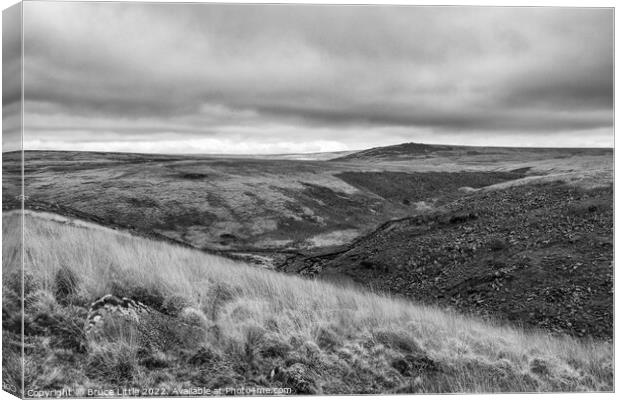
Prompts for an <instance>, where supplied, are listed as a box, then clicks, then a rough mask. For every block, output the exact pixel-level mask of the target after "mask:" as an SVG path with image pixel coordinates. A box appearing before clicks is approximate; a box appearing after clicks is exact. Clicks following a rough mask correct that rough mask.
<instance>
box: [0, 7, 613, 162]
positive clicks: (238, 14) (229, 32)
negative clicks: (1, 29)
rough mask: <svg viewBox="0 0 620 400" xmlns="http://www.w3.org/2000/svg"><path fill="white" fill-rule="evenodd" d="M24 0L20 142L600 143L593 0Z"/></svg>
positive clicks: (605, 48)
mask: <svg viewBox="0 0 620 400" xmlns="http://www.w3.org/2000/svg"><path fill="white" fill-rule="evenodd" d="M24 7H25V8H24V23H25V29H24V40H25V41H24V48H25V58H24V62H25V67H24V77H25V81H24V82H25V83H24V85H25V108H24V112H25V120H26V125H25V137H24V145H25V148H27V149H78V150H105V151H135V152H164V153H166V152H167V153H176V152H188V153H285V152H315V151H335V150H347V149H361V148H367V147H372V146H381V145H389V144H396V143H402V142H410V141H416V142H425V143H452V144H472V145H518V146H571V147H572V146H611V145H613V133H612V129H613V126H612V124H613V113H612V107H613V42H612V39H613V14H612V11H611V10H610V9H569V8H474V7H471V8H463V7H457V8H453V7H403V6H392V7H388V6H375V7H362V6H300V5H214V4H211V5H204V4H158V3H150V4H146V3H89V2H86V3H62V2H58V3H57V2H27V3H25V6H24ZM15 49H16V51H15V53H16V54H19V53H18V51H17V50H18V49H19V47H18V46H15ZM7 51H10V50H7ZM4 57H5V58H4V68H5V69H6V68H11V63H13V65H15V63H16V62H17V61H16V60H17V58H16V57H13V59H9V60H8V61H7V55H5V56H4ZM4 87H5V89H4V92H5V93H4V97H5V101H4V103H3V108H4V112H5V118H4V124H5V135H6V136H7V137H8V138H10V137H11V129H12V128H13V130H14V128H15V127H16V126H17V124H16V121H18V113H17V110H18V108H17V106H18V100H19V93H18V92H15V91H17V90H18V85H8V87H7V86H6V84H5V86H4Z"/></svg>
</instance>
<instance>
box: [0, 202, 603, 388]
mask: <svg viewBox="0 0 620 400" xmlns="http://www.w3.org/2000/svg"><path fill="white" fill-rule="evenodd" d="M16 223H17V216H16V215H7V214H5V216H4V221H3V237H4V238H5V240H4V242H3V267H4V268H3V274H4V276H3V277H4V280H3V282H4V287H3V304H4V307H5V309H4V310H3V314H4V315H3V327H4V330H3V332H4V333H5V336H4V338H3V339H5V338H6V340H7V341H9V340H10V339H11V335H14V334H15V332H16V330H18V329H19V328H18V326H19V325H18V324H17V321H16V318H17V319H18V316H17V314H16V312H17V311H18V310H19V304H18V303H19V301H18V296H17V295H16V291H19V288H20V287H21V283H20V280H19V277H20V274H19V271H17V270H16V268H15V265H17V263H15V257H17V256H18V255H17V253H16V252H15V251H14V248H15V245H16V244H17V243H16V242H15V238H13V237H12V236H11V235H9V232H10V230H11V229H12V228H14V227H15V224H16ZM25 227H26V232H25V235H26V244H27V248H26V264H27V265H26V271H25V278H26V279H25V285H24V287H25V304H26V318H25V333H26V341H25V342H26V349H25V352H26V362H25V367H26V371H25V386H26V388H30V387H36V388H37V389H46V388H47V389H59V388H63V387H69V386H74V385H75V387H78V388H87V387H90V388H93V387H102V386H107V387H110V386H111V387H116V386H129V385H131V386H139V387H155V388H160V389H161V390H162V391H161V392H160V394H167V395H170V394H174V389H175V388H181V387H185V388H187V387H191V386H200V387H203V386H204V387H212V388H216V387H227V386H228V387H230V386H234V387H237V386H240V385H245V386H246V387H290V388H291V389H292V390H293V391H294V392H296V393H378V392H382V393H384V392H493V391H510V392H515V391H518V392H521V391H574V390H594V391H610V390H612V389H613V386H612V385H613V356H612V351H613V349H612V345H611V344H609V343H600V342H594V341H591V340H585V339H584V340H577V339H574V338H569V337H551V336H549V335H547V334H545V333H542V332H533V331H531V332H526V331H523V330H520V329H515V328H510V327H506V326H498V325H493V324H490V323H482V322H479V321H477V320H475V319H472V318H467V317H463V316H459V315H456V314H454V313H449V312H445V311H442V310H440V309H437V308H433V307H422V306H417V305H414V304H412V303H410V302H408V301H404V300H396V299H391V298H387V297H383V296H380V295H377V294H373V293H370V292H367V291H361V290H358V289H354V288H350V287H340V286H334V285H331V284H328V283H325V282H321V281H317V280H308V279H302V278H300V277H295V276H288V275H284V274H278V273H275V272H271V271H266V270H261V269H258V268H255V267H251V266H248V265H244V264H241V263H237V262H233V261H230V260H227V259H223V258H219V257H215V256H209V255H206V254H204V253H201V252H198V251H194V250H190V249H186V248H181V247H177V246H173V245H170V244H165V243H162V242H156V241H151V240H147V239H143V238H135V237H127V236H125V235H119V234H118V233H115V232H111V231H104V230H96V229H87V228H83V227H76V226H71V225H68V224H60V223H57V222H52V221H48V220H44V219H41V218H38V217H33V216H26V220H25ZM105 294H114V295H117V296H127V297H130V298H132V299H134V300H137V301H141V302H143V303H144V304H146V305H147V306H148V307H150V308H151V309H152V310H154V312H156V313H157V315H159V316H160V318H162V319H163V320H165V321H168V323H167V325H168V326H174V327H183V326H186V325H187V324H188V323H189V321H192V323H194V324H197V325H199V326H200V329H199V331H198V332H200V334H198V335H190V336H183V335H184V334H183V333H182V332H183V329H179V330H168V331H165V332H164V331H160V333H159V334H160V335H168V336H169V337H164V338H161V337H160V338H154V339H152V340H164V341H165V342H166V343H173V345H167V346H159V347H158V346H150V345H149V343H148V342H145V341H144V340H143V339H144V338H141V337H140V335H139V332H140V330H137V331H136V330H135V329H134V330H132V329H129V328H127V329H120V328H119V329H116V330H114V329H110V330H107V331H105V333H106V334H105V335H104V336H102V337H98V338H93V337H87V336H85V335H84V330H83V329H84V323H85V318H86V313H87V308H88V306H89V304H90V302H92V301H94V300H95V299H97V298H99V297H101V296H103V295H105ZM11 317H12V318H11ZM130 328H131V327H130ZM149 340H151V339H149ZM6 348H7V347H5V349H6ZM5 353H6V351H5ZM4 361H5V362H7V363H9V365H6V364H5V370H6V368H10V363H11V362H15V361H16V360H15V358H11V353H8V354H7V355H6V359H5V360H4ZM16 383H19V382H16Z"/></svg>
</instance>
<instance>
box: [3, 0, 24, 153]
mask: <svg viewBox="0 0 620 400" xmlns="http://www.w3.org/2000/svg"><path fill="white" fill-rule="evenodd" d="M21 26H22V25H21V7H20V5H15V6H13V7H11V8H9V9H7V10H5V11H4V12H3V13H2V151H14V150H19V149H20V148H21V108H20V107H19V104H20V103H19V102H20V100H21V80H20V79H19V77H20V75H21V62H20V60H21V43H22V41H21Z"/></svg>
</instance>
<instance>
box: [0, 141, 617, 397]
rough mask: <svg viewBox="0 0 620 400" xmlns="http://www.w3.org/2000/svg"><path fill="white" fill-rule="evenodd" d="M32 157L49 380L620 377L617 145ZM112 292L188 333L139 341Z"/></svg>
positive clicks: (442, 387) (605, 382) (7, 225)
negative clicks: (616, 361)
mask: <svg viewBox="0 0 620 400" xmlns="http://www.w3.org/2000/svg"><path fill="white" fill-rule="evenodd" d="M20 159H21V154H20V153H4V154H3V199H2V200H3V211H4V213H3V216H4V218H3V235H4V236H3V237H4V238H7V237H10V236H11V232H13V236H14V240H13V241H11V240H6V239H5V240H4V243H6V245H4V246H3V266H4V272H3V276H4V282H5V286H4V287H5V290H4V291H3V293H6V297H4V295H3V297H4V299H3V300H4V301H3V304H6V305H7V306H6V308H3V327H4V328H5V329H4V332H8V334H5V335H3V344H4V345H5V348H11V346H15V345H16V343H18V341H17V340H16V337H15V335H17V336H19V333H20V332H21V331H20V327H19V326H18V324H17V323H16V322H15V321H12V320H11V315H13V314H14V313H15V311H16V309H14V308H11V305H13V307H17V304H18V303H15V302H16V301H17V300H16V299H19V296H20V290H21V289H20V285H18V284H17V282H16V279H17V280H19V279H18V276H17V275H11V271H13V273H14V272H15V268H16V267H15V265H16V264H18V262H19V259H20V257H21V255H20V253H19V251H18V250H16V248H17V247H18V246H17V242H18V238H19V235H15V232H18V230H19V229H18V228H19V224H18V223H17V221H18V215H16V214H15V211H14V210H16V209H19V207H20V206H21V204H22V203H21V200H22V198H21V197H20V196H19V194H20V185H21V178H20V172H21V169H22V165H21V163H20ZM23 170H24V194H25V196H24V198H23V200H24V203H23V204H24V206H25V208H26V209H27V210H28V212H27V213H26V215H25V216H24V218H25V220H24V225H23V226H24V228H25V231H24V234H25V235H26V237H27V238H28V240H27V241H26V242H27V243H28V247H27V248H25V260H26V275H25V276H26V277H27V281H28V284H27V285H26V284H25V285H24V288H25V290H26V291H27V292H28V293H24V295H25V296H26V297H27V298H28V299H30V300H28V301H27V302H26V303H27V304H28V306H27V310H26V323H25V325H24V327H25V329H26V331H24V334H25V335H26V337H27V341H28V343H29V345H28V349H29V350H28V351H27V352H26V353H27V354H28V357H29V360H30V361H29V363H27V365H26V370H27V371H29V372H28V373H27V374H26V375H25V376H26V378H25V379H26V381H27V383H29V384H35V385H36V386H37V387H41V386H43V387H63V385H70V383H71V382H72V383H74V384H77V385H78V386H80V385H81V386H82V387H85V386H88V385H91V386H92V385H94V386H96V385H100V384H102V383H105V382H113V383H116V384H129V383H134V384H141V385H147V384H157V385H169V386H170V387H173V386H176V387H178V386H179V385H180V386H183V385H186V386H187V385H190V384H191V385H195V384H197V383H204V384H206V383H209V384H211V385H215V384H220V385H236V384H251V385H256V386H269V385H272V384H274V383H278V384H280V385H288V386H290V387H293V388H294V390H295V392H298V393H304V392H306V393H321V392H323V393H383V392H419V391H422V392H472V391H478V392H480V391H485V392H486V391H571V390H611V389H610V388H611V387H612V385H613V366H612V361H611V360H612V356H613V354H612V345H611V340H612V335H613V301H612V299H613V264H612V260H613V188H612V184H613V151H612V150H611V149H556V148H553V149H538V148H493V147H485V148H483V147H462V146H444V145H423V144H416V143H406V144H402V145H397V146H389V147H381V148H375V149H368V150H363V151H360V152H345V153H335V154H325V153H323V154H313V155H307V154H306V155H294V154H291V155H277V156H260V157H258V156H213V155H189V156H188V155H153V154H127V153H94V152H65V151H26V152H24V165H23ZM5 234H6V235H5ZM11 282H13V283H11ZM7 285H8V286H7ZM11 285H13V286H11ZM110 294H111V295H113V296H118V297H119V298H122V297H127V298H129V299H132V300H135V301H137V302H139V303H140V304H142V305H144V307H145V309H148V310H150V311H149V313H152V314H153V315H156V318H155V320H164V321H168V322H167V323H165V324H164V325H166V326H167V325H170V324H173V323H174V324H178V323H179V322H180V323H181V324H182V326H188V327H190V328H188V329H189V332H190V333H187V332H186V333H187V335H185V336H183V337H176V336H175V335H176V334H173V333H171V332H167V331H165V329H164V332H163V333H162V334H161V335H162V336H163V337H165V338H167V339H166V343H170V341H172V343H174V345H172V346H163V347H162V346H159V347H158V346H151V345H148V346H146V347H145V346H144V345H143V344H144V343H142V344H140V343H134V342H131V343H129V342H126V339H127V337H132V338H134V337H140V334H139V331H140V329H138V328H139V327H138V328H136V327H135V326H134V325H132V324H129V325H130V326H122V327H120V328H119V327H116V328H115V329H113V332H107V333H105V334H104V335H103V336H102V337H98V338H93V337H91V336H88V335H85V333H84V321H85V319H88V314H89V306H90V304H91V303H92V302H94V301H95V300H97V299H99V298H101V296H104V295H110ZM179 294H182V295H179ZM11 296H12V297H11ZM171 321H172V322H171ZM159 325H161V323H160V324H159ZM136 329H138V334H134V333H135V332H134V331H135V330H136ZM127 332H129V333H131V334H129V335H128V333H127ZM12 335H13V336H12ZM64 337H71V338H74V339H75V340H70V341H69V342H68V343H67V342H65V341H64V339H63V338H64ZM188 338H189V339H188ZM156 342H157V341H156ZM119 343H122V346H120V347H119ZM121 350H122V351H121ZM5 354H6V357H8V358H9V359H5V360H3V362H8V363H10V362H16V361H15V360H13V361H11V360H10V357H11V354H13V353H12V352H10V351H9V352H6V353H5ZM13 355H14V354H13ZM46 357H48V358H46ZM50 357H51V358H50ZM43 360H48V361H50V362H52V361H53V362H54V363H56V364H58V365H62V368H61V369H60V370H58V371H56V372H55V373H52V372H51V371H50V370H46V369H45V368H46V366H45V365H46V362H44V361H43ZM205 360H206V361H205ZM49 365H51V364H49ZM49 365H48V366H49ZM107 365H110V366H114V367H113V368H112V367H110V368H109V367H107ZM209 365H215V366H217V371H223V372H221V373H219V372H217V371H216V370H215V369H212V367H209ZM180 366H183V368H179V367H180ZM28 368H30V369H28ZM50 368H51V367H50ZM119 371H120V372H119ZM175 371H179V372H175ZM41 377H44V378H41ZM68 377H71V378H70V379H69V378H68ZM16 379H18V378H16ZM28 379H30V380H28ZM37 379H38V380H37ZM41 379H43V380H41ZM276 386H277V385H276Z"/></svg>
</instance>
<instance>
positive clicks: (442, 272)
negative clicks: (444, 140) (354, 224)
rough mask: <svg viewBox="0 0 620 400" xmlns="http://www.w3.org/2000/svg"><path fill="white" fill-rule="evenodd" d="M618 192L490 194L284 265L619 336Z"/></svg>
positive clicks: (481, 310)
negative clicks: (615, 225)
mask: <svg viewBox="0 0 620 400" xmlns="http://www.w3.org/2000/svg"><path fill="white" fill-rule="evenodd" d="M612 262H613V190H612V188H611V187H608V188H598V189H593V190H584V189H580V188H575V187H571V186H567V185H563V184H560V183H557V184H546V185H528V186H521V187H513V188H509V189H506V190H497V191H485V192H481V193H474V194H472V195H469V196H466V197H462V198H460V199H457V200H456V201H454V202H452V203H450V204H449V205H447V206H446V209H445V210H444V211H443V212H438V213H433V214H429V215H425V216H419V217H413V218H405V219H402V220H399V221H393V222H389V223H386V224H384V225H383V226H382V227H381V228H379V229H378V230H377V231H375V232H374V233H372V234H370V235H368V236H366V237H365V238H363V239H360V240H358V241H356V242H355V243H353V244H352V245H351V246H348V247H345V248H343V249H341V250H340V251H338V252H336V253H331V254H326V255H318V256H306V257H296V258H289V260H288V261H287V262H286V263H285V264H284V265H282V266H281V268H282V269H283V270H285V271H295V272H300V273H304V274H309V275H316V276H321V277H330V276H331V277H333V276H338V277H348V278H349V279H352V280H354V281H355V282H359V283H361V284H363V285H366V286H370V287H372V288H374V289H377V290H379V291H385V292H389V293H393V294H397V295H402V296H405V297H408V298H412V299H415V300H417V301H421V302H425V303H433V304H439V305H442V306H445V307H450V308H455V309H457V310H459V311H461V312H466V313H474V314H479V315H484V316H493V317H498V318H500V319H504V320H508V321H512V322H514V323H516V324H525V325H528V326H533V327H539V328H545V329H548V330H551V331H555V332H565V333H569V334H572V335H577V336H594V337H599V338H604V339H611V338H612V335H613V314H612V313H613V264H612Z"/></svg>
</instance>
